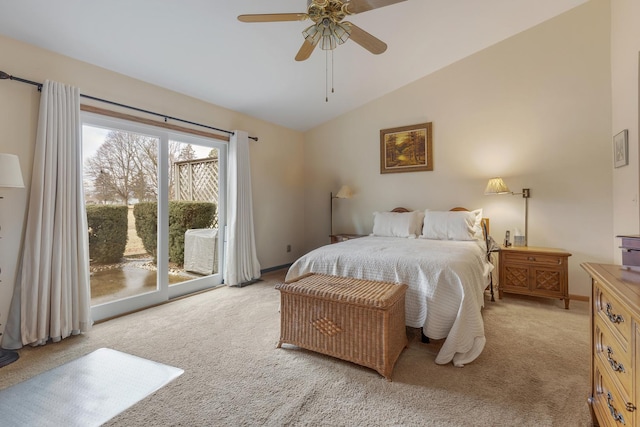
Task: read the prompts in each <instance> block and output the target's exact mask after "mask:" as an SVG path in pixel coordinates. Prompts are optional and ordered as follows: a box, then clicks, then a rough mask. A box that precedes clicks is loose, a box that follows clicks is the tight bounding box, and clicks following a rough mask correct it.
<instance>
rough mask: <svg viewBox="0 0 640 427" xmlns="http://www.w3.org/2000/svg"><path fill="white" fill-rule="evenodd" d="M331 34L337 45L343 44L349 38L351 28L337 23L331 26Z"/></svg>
mask: <svg viewBox="0 0 640 427" xmlns="http://www.w3.org/2000/svg"><path fill="white" fill-rule="evenodd" d="M332 32H333V36H334V37H335V38H336V41H337V42H338V44H343V43H344V42H346V41H347V40H349V37H350V36H351V27H350V26H348V25H345V24H342V23H340V22H337V23H335V24H334V25H333V26H332Z"/></svg>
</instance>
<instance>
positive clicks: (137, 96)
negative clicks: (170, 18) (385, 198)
mask: <svg viewBox="0 0 640 427" xmlns="http://www.w3.org/2000/svg"><path fill="white" fill-rule="evenodd" d="M0 70H2V71H5V72H7V73H9V74H11V75H15V76H18V77H22V78H25V79H28V80H33V81H38V82H42V81H44V80H45V79H50V80H55V81H59V82H63V83H68V84H71V85H74V86H78V87H80V89H81V92H82V93H84V94H88V95H92V96H97V97H101V98H106V99H109V100H113V101H117V102H120V103H124V104H129V105H134V106H136V107H140V108H144V109H148V110H151V111H156V112H159V113H162V114H167V115H170V116H174V117H179V118H183V119H188V120H190V121H194V122H199V123H204V124H208V125H211V126H215V127H218V128H222V129H229V130H234V129H241V130H246V131H248V132H249V135H251V136H258V137H259V139H260V141H259V142H257V143H256V142H251V169H252V185H253V193H254V197H253V201H254V218H255V230H256V244H257V247H258V259H259V261H260V264H261V267H262V268H263V269H264V268H269V267H274V266H279V265H283V264H287V263H290V262H292V261H293V260H295V258H296V257H297V256H299V255H301V254H302V250H303V247H304V240H303V239H304V228H303V220H304V219H303V206H302V203H301V201H302V200H303V191H304V188H303V168H302V164H301V159H302V156H303V148H304V146H303V135H302V133H300V132H297V131H292V130H289V129H286V128H283V127H279V126H276V125H273V124H270V123H266V122H264V121H260V120H257V119H254V118H251V117H248V116H245V115H242V114H239V113H236V112H233V111H229V110H226V109H223V108H220V107H217V106H215V105H211V104H208V103H205V102H202V101H199V100H197V99H194V98H190V97H187V96H184V95H181V94H178V93H175V92H171V91H169V90H166V89H162V88H159V87H157V86H153V85H150V84H147V83H144V82H141V81H138V80H134V79H131V78H128V77H125V76H122V75H119V74H116V73H113V72H110V71H108V70H105V69H102V68H98V67H95V66H92V65H89V64H86V63H83V62H79V61H76V60H72V59H70V58H67V57H64V56H60V55H57V54H54V53H51V52H48V51H44V50H41V49H38V48H36V47H33V46H30V45H27V44H24V43H20V42H17V41H15V40H11V39H8V38H4V37H0ZM176 78H183V77H181V76H176ZM211 84H224V83H223V82H216V81H215V79H212V82H211ZM39 99H40V96H39V93H38V91H37V90H36V88H35V87H34V86H30V85H26V84H22V83H18V82H14V81H8V80H2V81H1V82H0V100H2V102H0V152H2V153H13V154H17V155H18V156H19V157H20V162H21V165H22V172H23V175H24V179H25V183H26V185H27V187H28V186H29V182H30V177H31V163H32V159H33V151H34V143H35V132H36V124H37V115H38V103H39ZM101 106H102V107H105V105H101ZM129 113H130V112H129ZM0 196H4V197H5V199H4V200H0V226H2V230H1V231H0V233H1V234H0V235H2V236H3V238H2V239H1V240H0V268H2V273H1V274H0V280H2V283H0V323H2V325H3V326H0V331H2V330H3V327H4V324H5V322H6V318H7V311H8V307H9V302H10V299H11V295H12V291H13V283H14V280H15V274H16V269H17V263H18V253H19V248H20V246H21V238H22V234H23V231H24V227H25V225H24V224H25V216H26V206H27V199H28V188H26V189H25V190H15V189H0ZM287 244H291V245H292V247H293V251H292V252H291V253H287V252H286V246H287Z"/></svg>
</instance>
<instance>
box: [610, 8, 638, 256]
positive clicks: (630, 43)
mask: <svg viewBox="0 0 640 427" xmlns="http://www.w3.org/2000/svg"><path fill="white" fill-rule="evenodd" d="M639 60H640V2H638V1H637V0H615V1H612V2H611V77H612V78H611V87H612V113H613V114H612V135H614V134H616V133H618V132H620V131H622V130H623V129H628V130H629V166H625V167H622V168H618V169H615V170H614V172H613V235H614V236H617V235H620V234H638V233H639V232H640V223H639V218H640V211H639V208H638V193H639V191H640V189H639V188H638V186H639V176H640V168H639V166H638V156H639V154H638V151H639V150H638V120H640V119H639V116H640V113H639V111H638V102H639V97H638V79H639V70H638V61H639ZM618 246H620V239H616V238H614V239H613V250H614V256H615V261H616V263H618V264H619V263H621V262H622V257H621V251H620V249H619V248H618Z"/></svg>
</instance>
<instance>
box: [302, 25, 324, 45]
mask: <svg viewBox="0 0 640 427" xmlns="http://www.w3.org/2000/svg"><path fill="white" fill-rule="evenodd" d="M302 35H303V36H304V39H305V40H306V41H307V42H309V43H311V44H312V45H314V46H315V45H316V44H317V43H318V42H319V41H320V37H322V32H320V31H319V30H318V26H317V25H316V24H313V25H311V26H310V27H308V28H306V29H305V30H304V31H303V32H302Z"/></svg>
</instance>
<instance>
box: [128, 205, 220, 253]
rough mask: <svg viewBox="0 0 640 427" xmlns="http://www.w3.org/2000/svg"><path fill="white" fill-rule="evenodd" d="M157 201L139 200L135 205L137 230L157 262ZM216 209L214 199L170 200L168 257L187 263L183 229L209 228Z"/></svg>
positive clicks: (184, 230)
mask: <svg viewBox="0 0 640 427" xmlns="http://www.w3.org/2000/svg"><path fill="white" fill-rule="evenodd" d="M157 209H158V205H157V203H156V202H144V203H138V204H137V205H135V206H134V208H133V214H134V216H135V219H136V232H137V233H138V236H139V237H140V238H141V239H142V244H143V245H144V248H145V250H146V251H147V252H148V253H150V254H152V255H153V260H154V262H157V250H156V247H157V241H158V220H157V212H158V211H157ZM215 213H216V205H215V203H210V202H182V201H172V202H169V260H170V261H171V262H174V263H176V264H178V265H183V264H184V233H185V232H186V231H187V230H189V229H192V228H210V227H212V226H213V221H214V216H215Z"/></svg>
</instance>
